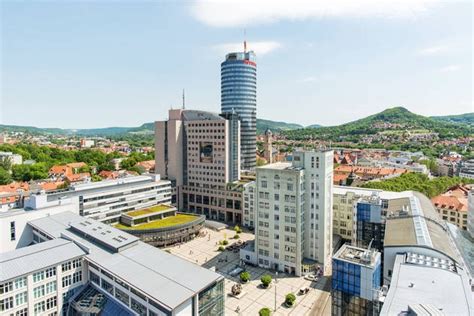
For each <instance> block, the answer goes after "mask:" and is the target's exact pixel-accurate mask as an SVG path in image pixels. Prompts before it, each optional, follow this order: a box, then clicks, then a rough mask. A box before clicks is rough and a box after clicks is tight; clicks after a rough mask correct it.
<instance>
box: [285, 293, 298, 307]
mask: <svg viewBox="0 0 474 316" xmlns="http://www.w3.org/2000/svg"><path fill="white" fill-rule="evenodd" d="M295 301H296V296H295V294H293V293H288V294H286V296H285V304H286V305H288V306H293V304H295Z"/></svg>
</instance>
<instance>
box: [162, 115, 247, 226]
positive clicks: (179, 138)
mask: <svg viewBox="0 0 474 316" xmlns="http://www.w3.org/2000/svg"><path fill="white" fill-rule="evenodd" d="M237 130H239V122H238V121H236V120H234V119H230V120H228V119H225V118H223V117H222V116H219V115H217V114H214V113H210V112H204V111H196V110H170V111H169V119H168V120H166V121H160V122H156V124H155V133H156V134H155V135H156V136H155V149H156V154H155V159H156V164H155V166H156V167H155V168H156V170H157V172H158V173H159V174H160V175H162V176H163V177H164V178H167V179H169V180H171V182H172V185H173V186H174V188H175V198H174V199H173V200H174V201H175V204H176V206H177V208H178V210H179V211H183V212H193V213H197V214H202V215H206V217H207V218H209V219H214V220H219V221H226V222H234V223H238V224H240V223H241V222H242V186H241V185H240V182H239V179H240V154H238V151H239V148H238V146H234V145H235V144H236V143H237V144H238V140H237V142H236V141H235V138H237V139H238V138H239V133H236V132H237ZM232 138H234V139H232ZM234 151H237V153H235V152H234ZM233 152H234V153H233Z"/></svg>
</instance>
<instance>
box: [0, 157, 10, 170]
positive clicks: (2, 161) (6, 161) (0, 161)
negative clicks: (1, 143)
mask: <svg viewBox="0 0 474 316" xmlns="http://www.w3.org/2000/svg"><path fill="white" fill-rule="evenodd" d="M0 168H3V169H4V170H6V171H9V170H11V168H12V160H11V158H10V157H0Z"/></svg>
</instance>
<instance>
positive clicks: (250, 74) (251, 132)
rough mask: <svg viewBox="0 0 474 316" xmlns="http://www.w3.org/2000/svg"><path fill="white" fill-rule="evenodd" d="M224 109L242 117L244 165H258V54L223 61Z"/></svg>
mask: <svg viewBox="0 0 474 316" xmlns="http://www.w3.org/2000/svg"><path fill="white" fill-rule="evenodd" d="M221 111H222V113H235V114H237V115H238V116H239V120H240V135H241V137H240V156H241V161H240V162H241V168H242V169H243V170H251V169H254V168H255V166H256V139H255V138H256V131H257V64H256V63H255V53H254V52H252V51H250V52H241V53H230V54H227V56H226V60H225V61H224V62H223V63H222V64H221Z"/></svg>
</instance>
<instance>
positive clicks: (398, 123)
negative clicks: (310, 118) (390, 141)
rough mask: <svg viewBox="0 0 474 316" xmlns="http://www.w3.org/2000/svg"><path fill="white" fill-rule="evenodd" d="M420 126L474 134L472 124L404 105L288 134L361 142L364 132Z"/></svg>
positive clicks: (445, 132)
mask: <svg viewBox="0 0 474 316" xmlns="http://www.w3.org/2000/svg"><path fill="white" fill-rule="evenodd" d="M420 130H422V131H425V132H435V133H438V134H439V137H440V138H446V137H456V136H463V135H471V134H474V128H472V127H471V126H468V125H464V124H462V125H459V124H454V123H451V122H445V121H439V120H436V119H433V118H430V117H426V116H422V115H418V114H415V113H412V112H410V111H408V110H407V109H405V108H403V107H394V108H389V109H387V110H385V111H382V112H380V113H377V114H374V115H370V116H368V117H365V118H362V119H359V120H356V121H353V122H349V123H346V124H342V125H339V126H330V127H320V128H304V129H299V130H292V131H285V132H284V134H285V135H286V136H287V137H288V138H289V139H295V140H303V139H310V138H317V139H323V140H332V141H339V140H345V141H354V142H357V141H359V140H360V137H361V136H363V135H373V134H376V133H379V132H383V131H420Z"/></svg>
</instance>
